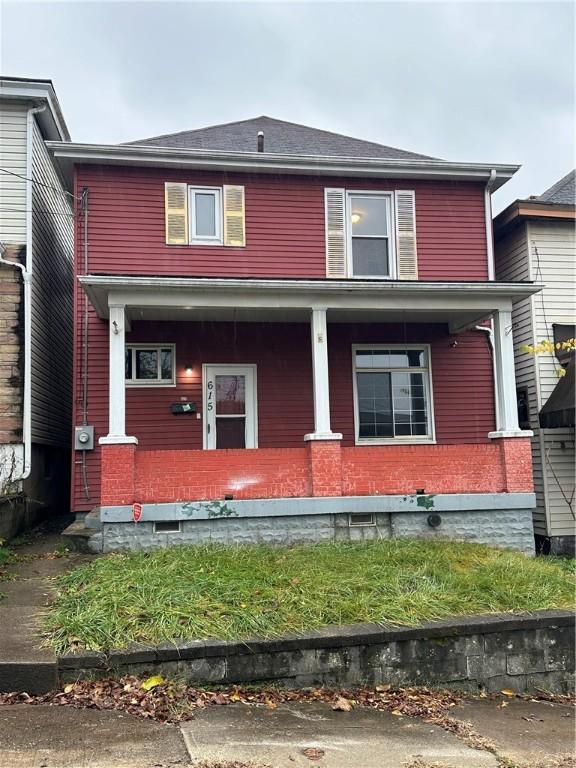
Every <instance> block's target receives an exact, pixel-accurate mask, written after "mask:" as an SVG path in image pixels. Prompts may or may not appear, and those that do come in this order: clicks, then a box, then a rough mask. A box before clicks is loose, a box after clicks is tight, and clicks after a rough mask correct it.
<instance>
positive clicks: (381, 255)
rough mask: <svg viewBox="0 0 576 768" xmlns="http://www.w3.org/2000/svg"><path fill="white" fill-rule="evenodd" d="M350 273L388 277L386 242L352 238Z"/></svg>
mask: <svg viewBox="0 0 576 768" xmlns="http://www.w3.org/2000/svg"><path fill="white" fill-rule="evenodd" d="M352 271H353V273H354V276H355V277H361V276H362V275H379V276H384V277H386V276H388V275H389V269H388V240H383V239H379V238H367V237H358V238H357V237H354V238H352Z"/></svg>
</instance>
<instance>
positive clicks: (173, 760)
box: [0, 699, 576, 768]
mask: <svg viewBox="0 0 576 768" xmlns="http://www.w3.org/2000/svg"><path fill="white" fill-rule="evenodd" d="M451 715H453V716H454V717H457V718H458V719H462V720H467V721H468V722H470V723H472V725H473V726H474V729H475V730H476V732H477V733H478V734H479V735H481V736H483V737H484V738H486V739H489V740H490V741H491V742H493V744H494V747H493V749H494V751H489V750H486V749H474V748H472V747H471V746H469V745H468V744H466V743H464V741H462V740H460V739H459V738H458V737H456V736H454V735H453V734H452V733H448V732H447V731H445V730H443V729H442V728H440V727H438V726H436V725H432V724H430V723H426V722H424V721H422V720H419V719H413V718H409V717H396V716H394V715H391V714H390V713H389V712H379V711H375V710H372V709H361V708H357V709H354V710H353V711H351V712H334V711H333V710H332V709H331V708H330V707H329V706H328V705H325V704H281V705H279V706H278V707H277V708H276V709H268V708H266V707H255V706H247V705H244V704H235V705H231V706H221V707H211V708H208V709H205V710H199V711H198V712H197V713H196V716H195V718H194V719H193V720H191V721H188V722H186V723H183V724H182V725H181V726H179V727H176V726H173V725H159V724H158V723H155V722H146V721H144V720H140V719H136V718H134V717H131V716H130V715H127V714H122V713H118V712H100V711H95V710H90V709H84V710H80V709H72V708H71V707H64V706H48V705H34V706H31V705H27V704H16V705H12V706H3V707H0V768H176V767H177V768H299V767H300V768H301V767H302V766H307V767H308V768H314V766H319V768H492V767H494V768H496V767H497V766H502V767H503V766H506V768H520V767H522V768H524V766H526V767H527V768H528V767H529V768H569V767H571V766H574V765H576V761H574V760H571V759H570V758H569V757H568V758H564V757H563V756H566V755H568V756H569V755H573V754H574V711H573V710H572V709H571V708H569V707H567V706H563V705H559V704H549V703H545V702H527V701H521V700H511V701H510V702H509V703H508V706H506V707H505V708H502V707H501V706H500V703H499V702H496V701H492V700H481V699H479V700H475V701H467V702H465V703H463V704H462V705H460V706H459V707H457V708H456V709H455V710H452V712H451ZM506 760H507V761H508V762H506Z"/></svg>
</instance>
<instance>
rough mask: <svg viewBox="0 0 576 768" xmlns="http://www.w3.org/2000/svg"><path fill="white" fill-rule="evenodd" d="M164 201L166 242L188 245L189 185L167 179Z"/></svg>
mask: <svg viewBox="0 0 576 768" xmlns="http://www.w3.org/2000/svg"><path fill="white" fill-rule="evenodd" d="M164 202H165V217H166V243H167V244H168V245H188V185H187V184H180V183H176V182H172V181H167V182H166V183H165V185H164Z"/></svg>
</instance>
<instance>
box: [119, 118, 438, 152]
mask: <svg viewBox="0 0 576 768" xmlns="http://www.w3.org/2000/svg"><path fill="white" fill-rule="evenodd" d="M259 131H262V132H263V133H264V152H271V153H274V154H279V155H302V156H314V157H356V158H382V159H384V158H387V159H398V160H402V159H405V160H419V159H420V160H431V159H434V158H430V157H429V156H427V155H420V154H417V153H415V152H407V151H405V150H403V149H397V148H395V147H387V146H385V145H383V144H376V143H375V142H372V141H363V140H362V139H355V138H352V137H350V136H344V135H342V134H340V133H332V132H331V131H323V130H319V129H317V128H311V127H309V126H306V125H299V124H298V123H290V122H287V121H285V120H276V119H275V118H272V117H266V116H265V115H262V116H261V117H255V118H251V119H250V120H241V121H239V122H236V123H224V124H222V125H212V126H208V127H206V128H197V129H196V130H192V131H181V132H180V133H171V134H165V135H163V136H153V137H151V138H149V139H140V140H138V141H130V142H126V143H127V144H129V145H131V146H155V147H172V148H174V149H207V150H220V151H224V152H256V151H257V136H258V132H259Z"/></svg>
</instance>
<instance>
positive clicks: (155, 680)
mask: <svg viewBox="0 0 576 768" xmlns="http://www.w3.org/2000/svg"><path fill="white" fill-rule="evenodd" d="M164 682H165V680H164V678H163V677H162V675H154V676H153V677H149V678H148V679H146V680H144V682H143V683H142V685H141V686H140V688H142V689H143V690H144V691H151V690H152V688H156V686H157V685H162V683H164Z"/></svg>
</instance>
